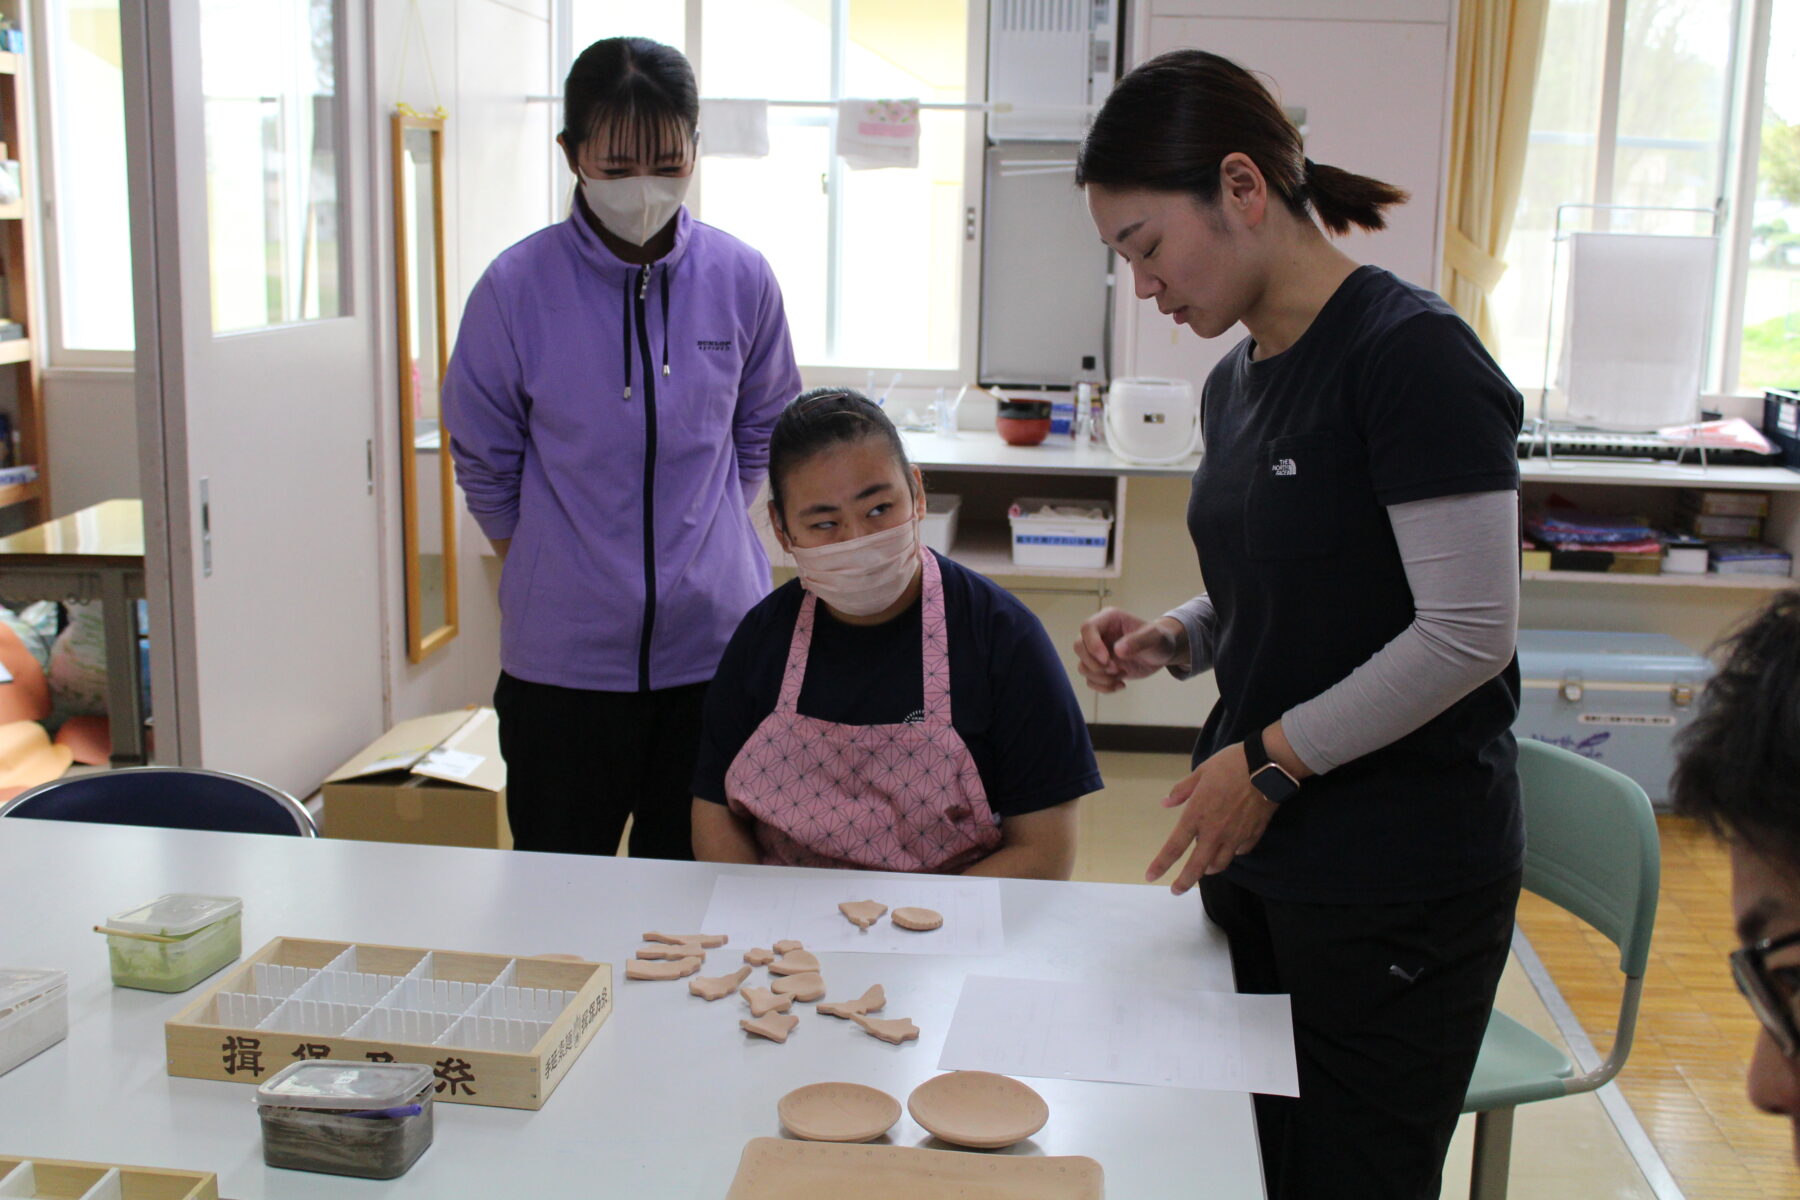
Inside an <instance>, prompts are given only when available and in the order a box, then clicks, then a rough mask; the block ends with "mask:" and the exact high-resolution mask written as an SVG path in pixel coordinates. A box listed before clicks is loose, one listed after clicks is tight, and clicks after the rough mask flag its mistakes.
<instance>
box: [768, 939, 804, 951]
mask: <svg viewBox="0 0 1800 1200" xmlns="http://www.w3.org/2000/svg"><path fill="white" fill-rule="evenodd" d="M804 949H806V947H805V946H802V945H801V944H800V943H799V942H796V941H795V940H794V939H793V938H787V939H785V940H783V941H779V942H776V943H775V953H777V954H792V953H793V952H794V951H796V950H804Z"/></svg>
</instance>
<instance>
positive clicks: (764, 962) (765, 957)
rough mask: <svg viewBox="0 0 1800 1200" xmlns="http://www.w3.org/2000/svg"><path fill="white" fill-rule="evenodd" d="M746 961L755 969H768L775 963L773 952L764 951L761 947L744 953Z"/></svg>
mask: <svg viewBox="0 0 1800 1200" xmlns="http://www.w3.org/2000/svg"><path fill="white" fill-rule="evenodd" d="M744 961H745V962H747V963H749V964H750V965H751V966H753V967H766V966H768V965H769V964H770V963H772V962H774V961H775V952H774V951H773V950H764V949H763V948H762V947H761V946H757V947H755V948H754V949H750V950H746V951H744Z"/></svg>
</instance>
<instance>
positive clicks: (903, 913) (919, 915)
mask: <svg viewBox="0 0 1800 1200" xmlns="http://www.w3.org/2000/svg"><path fill="white" fill-rule="evenodd" d="M893 922H894V924H896V925H898V926H899V927H900V928H902V929H910V930H912V931H914V932H915V933H928V932H930V931H931V930H933V929H941V928H943V925H944V914H943V913H940V912H934V911H933V910H931V909H929V908H896V909H895V910H894V916H893Z"/></svg>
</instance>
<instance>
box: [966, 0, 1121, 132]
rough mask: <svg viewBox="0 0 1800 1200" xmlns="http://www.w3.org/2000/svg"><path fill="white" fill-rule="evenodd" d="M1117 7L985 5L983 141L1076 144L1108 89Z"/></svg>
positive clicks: (1102, 3)
mask: <svg viewBox="0 0 1800 1200" xmlns="http://www.w3.org/2000/svg"><path fill="white" fill-rule="evenodd" d="M1118 8H1119V0H991V3H990V4H989V5H988V102H989V104H991V105H993V106H994V108H993V110H992V111H991V115H990V116H989V118H988V137H989V138H990V139H992V140H994V141H997V142H999V141H1064V142H1070V141H1080V140H1081V138H1082V137H1083V136H1084V135H1085V134H1086V133H1087V126H1088V120H1089V118H1090V116H1091V115H1092V112H1093V110H1094V109H1095V108H1097V107H1098V106H1099V104H1100V102H1101V101H1102V100H1105V99H1106V95H1107V93H1108V92H1110V91H1112V86H1113V82H1114V66H1113V64H1114V62H1115V61H1116V59H1117V51H1118V40H1119V16H1118Z"/></svg>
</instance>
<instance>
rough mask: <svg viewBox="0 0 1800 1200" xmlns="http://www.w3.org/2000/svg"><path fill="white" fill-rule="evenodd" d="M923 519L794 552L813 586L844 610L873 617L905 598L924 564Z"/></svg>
mask: <svg viewBox="0 0 1800 1200" xmlns="http://www.w3.org/2000/svg"><path fill="white" fill-rule="evenodd" d="M918 533H919V523H918V522H917V521H907V522H906V523H904V524H901V525H896V526H894V527H893V528H892V529H883V530H882V531H881V532H879V533H871V534H867V535H865V536H863V537H859V538H852V539H850V540H849V541H847V542H833V543H832V544H831V545H829V546H812V547H806V546H794V547H791V548H790V549H789V551H788V553H790V554H792V555H793V556H794V565H795V566H796V567H798V568H799V571H800V582H801V584H803V585H804V586H805V588H806V590H807V591H809V592H811V593H812V594H813V595H815V596H817V597H818V598H819V599H821V600H823V601H824V602H825V603H826V604H829V605H830V606H831V607H832V608H833V609H836V610H837V611H838V612H841V613H846V614H848V615H849V616H852V617H872V616H874V615H875V614H876V613H878V612H880V611H882V610H883V609H885V608H888V607H890V606H891V605H892V604H893V603H894V602H895V601H897V600H899V599H900V597H901V595H902V593H904V592H905V591H906V588H907V585H909V584H910V583H912V577H913V572H914V571H916V570H917V569H918V567H919V540H918Z"/></svg>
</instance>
